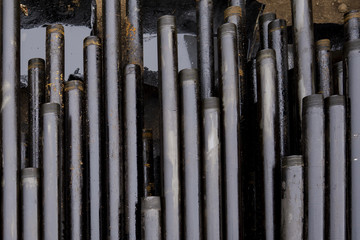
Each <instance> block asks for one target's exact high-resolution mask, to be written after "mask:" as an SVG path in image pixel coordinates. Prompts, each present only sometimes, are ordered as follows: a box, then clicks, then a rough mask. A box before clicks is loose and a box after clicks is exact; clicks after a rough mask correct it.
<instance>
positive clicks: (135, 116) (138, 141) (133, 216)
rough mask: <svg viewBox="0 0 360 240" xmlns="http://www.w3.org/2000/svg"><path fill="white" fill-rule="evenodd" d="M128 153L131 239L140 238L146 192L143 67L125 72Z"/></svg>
mask: <svg viewBox="0 0 360 240" xmlns="http://www.w3.org/2000/svg"><path fill="white" fill-rule="evenodd" d="M124 74H125V76H124V81H125V82H124V106H125V107H124V133H125V140H124V145H125V148H124V151H125V159H124V160H125V165H124V166H125V234H126V238H128V239H140V236H141V209H140V206H139V204H140V197H141V195H142V193H141V192H139V190H141V189H142V187H141V183H142V175H140V174H139V172H140V171H141V165H140V164H141V162H142V159H143V157H142V129H143V122H142V119H143V98H142V78H141V69H140V66H139V65H134V64H128V65H126V67H125V72H124Z"/></svg>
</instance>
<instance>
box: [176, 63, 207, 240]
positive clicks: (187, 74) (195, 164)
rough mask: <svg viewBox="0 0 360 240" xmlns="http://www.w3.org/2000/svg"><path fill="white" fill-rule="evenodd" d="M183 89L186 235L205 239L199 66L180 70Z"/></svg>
mask: <svg viewBox="0 0 360 240" xmlns="http://www.w3.org/2000/svg"><path fill="white" fill-rule="evenodd" d="M179 78H180V92H181V96H180V99H181V125H182V126H181V127H182V134H181V135H182V145H183V147H182V169H183V175H182V176H183V197H184V209H183V215H184V237H185V239H199V240H200V239H202V218H201V214H202V211H201V209H202V206H201V205H202V204H201V179H202V177H201V171H200V166H201V150H200V149H201V145H200V105H199V100H200V99H199V98H200V93H199V80H198V73H197V70H196V69H184V70H182V71H181V72H180V74H179Z"/></svg>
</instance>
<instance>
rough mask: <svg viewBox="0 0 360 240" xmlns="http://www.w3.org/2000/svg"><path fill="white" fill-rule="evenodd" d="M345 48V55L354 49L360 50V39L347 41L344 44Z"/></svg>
mask: <svg viewBox="0 0 360 240" xmlns="http://www.w3.org/2000/svg"><path fill="white" fill-rule="evenodd" d="M344 49H345V56H346V55H347V54H348V53H349V52H351V51H354V50H355V51H356V50H359V51H360V39H355V40H351V41H348V42H346V43H345V45H344Z"/></svg>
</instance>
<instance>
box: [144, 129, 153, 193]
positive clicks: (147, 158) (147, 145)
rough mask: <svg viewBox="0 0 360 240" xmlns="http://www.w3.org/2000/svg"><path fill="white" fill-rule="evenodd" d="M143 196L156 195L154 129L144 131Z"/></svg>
mask: <svg viewBox="0 0 360 240" xmlns="http://www.w3.org/2000/svg"><path fill="white" fill-rule="evenodd" d="M142 139H143V140H142V141H143V180H144V181H143V196H144V197H149V196H156V195H155V182H154V177H155V166H154V161H155V160H154V155H153V131H152V129H143V133H142Z"/></svg>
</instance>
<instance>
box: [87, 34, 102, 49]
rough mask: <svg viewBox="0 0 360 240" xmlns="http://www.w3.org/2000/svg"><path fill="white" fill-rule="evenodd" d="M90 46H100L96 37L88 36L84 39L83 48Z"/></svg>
mask: <svg viewBox="0 0 360 240" xmlns="http://www.w3.org/2000/svg"><path fill="white" fill-rule="evenodd" d="M90 45H96V46H101V42H100V38H99V37H97V36H88V37H86V38H85V39H84V48H85V47H87V46H90Z"/></svg>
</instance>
